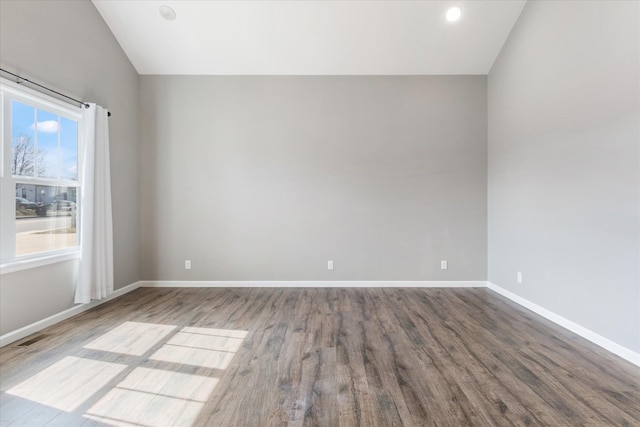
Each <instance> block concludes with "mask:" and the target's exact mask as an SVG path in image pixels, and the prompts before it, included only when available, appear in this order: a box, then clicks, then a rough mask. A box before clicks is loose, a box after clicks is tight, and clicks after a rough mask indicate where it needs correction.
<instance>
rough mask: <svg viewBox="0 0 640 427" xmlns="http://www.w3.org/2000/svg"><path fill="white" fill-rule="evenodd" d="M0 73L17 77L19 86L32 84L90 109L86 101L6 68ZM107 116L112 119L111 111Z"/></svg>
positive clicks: (1, 69) (0, 69)
mask: <svg viewBox="0 0 640 427" xmlns="http://www.w3.org/2000/svg"><path fill="white" fill-rule="evenodd" d="M0 71H2V72H3V73H7V74H11V75H12V76H14V77H16V78H17V79H18V81H17V83H18V84H20V83H22V82H27V83H31V84H32V85H35V86H38V87H41V88H42V89H45V90H48V91H49V92H53V93H55V94H56V95H60V96H63V97H65V98H67V99H70V100H72V101H73V102H77V103H78V104H80V105H84V108H89V104H87V103H86V102H84V101H80V100H77V99H75V98H72V97H70V96H67V95H65V94H64V93H60V92H58V91H56V90H53V89H50V88H48V87H46V86H43V85H41V84H40V83H36V82H34V81H32V80H29V79H25V78H24V77H20V76H19V75H17V74H14V73H12V72H11V71H7V70H5V69H4V68H0ZM107 116H109V117H111V111H107Z"/></svg>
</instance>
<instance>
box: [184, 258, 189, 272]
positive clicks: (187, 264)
mask: <svg viewBox="0 0 640 427" xmlns="http://www.w3.org/2000/svg"><path fill="white" fill-rule="evenodd" d="M184 269H185V270H191V260H190V259H188V260H186V261H185V262H184Z"/></svg>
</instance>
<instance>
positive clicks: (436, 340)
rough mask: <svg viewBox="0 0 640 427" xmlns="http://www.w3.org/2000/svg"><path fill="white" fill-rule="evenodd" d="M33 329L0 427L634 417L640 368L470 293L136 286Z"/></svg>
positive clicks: (1, 404)
mask: <svg viewBox="0 0 640 427" xmlns="http://www.w3.org/2000/svg"><path fill="white" fill-rule="evenodd" d="M37 335H45V336H44V337H43V338H41V339H39V340H36V341H35V342H34V343H32V344H30V345H28V346H25V347H20V346H19V345H20V344H21V342H27V341H30V340H32V339H33V338H34V336H37ZM34 336H31V337H27V338H25V339H24V340H22V341H21V342H17V343H14V344H12V345H10V346H7V347H4V348H2V349H0V364H1V365H0V366H1V368H0V386H1V391H2V395H1V397H0V425H1V426H18V425H27V426H54V425H59V426H65V427H72V426H85V427H88V426H116V425H117V426H134V425H142V426H165V425H167V426H170V425H175V426H185V427H186V426H223V427H226V426H231V427H235V426H367V427H368V426H403V425H404V426H489V425H495V426H511V425H515V426H578V425H579V426H640V368H638V367H636V366H634V365H632V364H630V363H628V362H626V361H624V360H622V359H620V358H618V357H617V356H614V355H612V354H610V353H608V352H606V351H605V350H603V349H601V348H599V347H597V346H595V345H594V344H592V343H590V342H588V341H586V340H584V339H582V338H580V337H578V336H576V335H574V334H572V333H570V332H568V331H566V330H564V329H562V328H560V327H558V326H556V325H554V324H552V323H551V322H548V321H546V320H545V319H542V318H540V317H539V316H537V315H535V314H533V313H531V312H529V311H527V310H525V309H523V308H521V307H519V306H517V305H515V304H513V303H512V302H510V301H508V300H506V299H504V298H503V297H501V296H499V295H497V294H495V293H493V292H491V291H489V290H487V289H481V288H472V289H399V288H393V289H389V288H368V289H365V288H347V289H344V288H322V289H313V288H308V289H291V288H278V289H268V288H253V289H249V288H236V289H215V288H214V289H211V288H180V289H172V288H158V289H154V288H141V289H138V290H136V291H134V292H131V293H129V294H126V295H124V296H122V297H120V298H118V299H116V300H113V301H111V302H108V303H106V304H103V305H101V306H99V307H97V308H95V309H93V310H90V311H87V312H85V313H83V314H81V315H78V316H76V317H74V318H71V319H69V320H66V321H64V322H61V323H59V324H57V325H54V326H52V327H50V328H47V329H45V330H43V331H41V332H39V333H38V334H35V335H34Z"/></svg>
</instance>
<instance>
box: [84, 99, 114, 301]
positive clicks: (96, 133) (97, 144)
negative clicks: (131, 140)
mask: <svg viewBox="0 0 640 427" xmlns="http://www.w3.org/2000/svg"><path fill="white" fill-rule="evenodd" d="M82 113H83V117H82V119H83V120H82V126H83V135H84V160H83V162H82V181H81V196H80V200H81V202H80V203H81V204H80V209H81V210H80V247H81V257H80V270H79V272H78V284H77V288H76V298H75V302H76V303H88V302H90V301H91V300H92V299H102V298H104V297H106V296H107V295H109V294H110V293H112V292H113V224H112V216H111V172H110V169H109V123H108V119H107V110H106V109H104V108H102V107H100V106H99V105H96V104H89V108H83V109H82Z"/></svg>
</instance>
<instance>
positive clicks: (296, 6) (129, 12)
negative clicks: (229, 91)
mask: <svg viewBox="0 0 640 427" xmlns="http://www.w3.org/2000/svg"><path fill="white" fill-rule="evenodd" d="M92 1H93V3H94V4H95V6H96V8H97V9H98V11H99V12H100V14H101V15H102V17H103V18H104V20H105V22H106V23H107V25H109V28H110V29H111V31H112V32H113V34H114V35H115V37H116V38H117V39H118V42H119V43H120V45H121V46H122V48H123V50H124V51H125V53H126V54H127V56H128V57H129V59H130V60H131V62H132V63H133V65H134V66H135V68H136V70H137V71H138V73H140V74H204V75H440V74H449V75H451V74H488V73H489V70H490V69H491V66H492V65H493V62H494V61H495V59H496V57H497V56H498V53H499V52H500V49H502V46H503V44H504V42H505V40H506V39H507V36H508V35H509V32H510V31H511V28H512V27H513V25H514V24H515V22H516V20H517V19H518V16H519V15H520V12H521V11H522V8H523V7H524V4H525V3H526V0H466V1H458V0H451V1H448V0H443V1H402V0H395V1H366V0H357V1H353V0H352V1H347V0H338V1H331V0H320V1H304V0H291V1H255V0H254V1H217V0H216V1H206V0H197V1H191V0H165V1H158V0H128V1H123V0H92ZM161 5H167V6H170V7H171V8H173V9H174V10H175V12H176V15H177V17H176V19H175V20H173V21H167V20H165V19H164V18H162V17H161V16H160V13H159V11H158V9H159V7H160V6H161ZM454 5H455V6H459V7H461V8H462V18H461V19H460V21H458V22H456V23H449V22H447V21H446V19H445V13H446V11H447V9H448V8H449V7H451V6H454Z"/></svg>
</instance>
